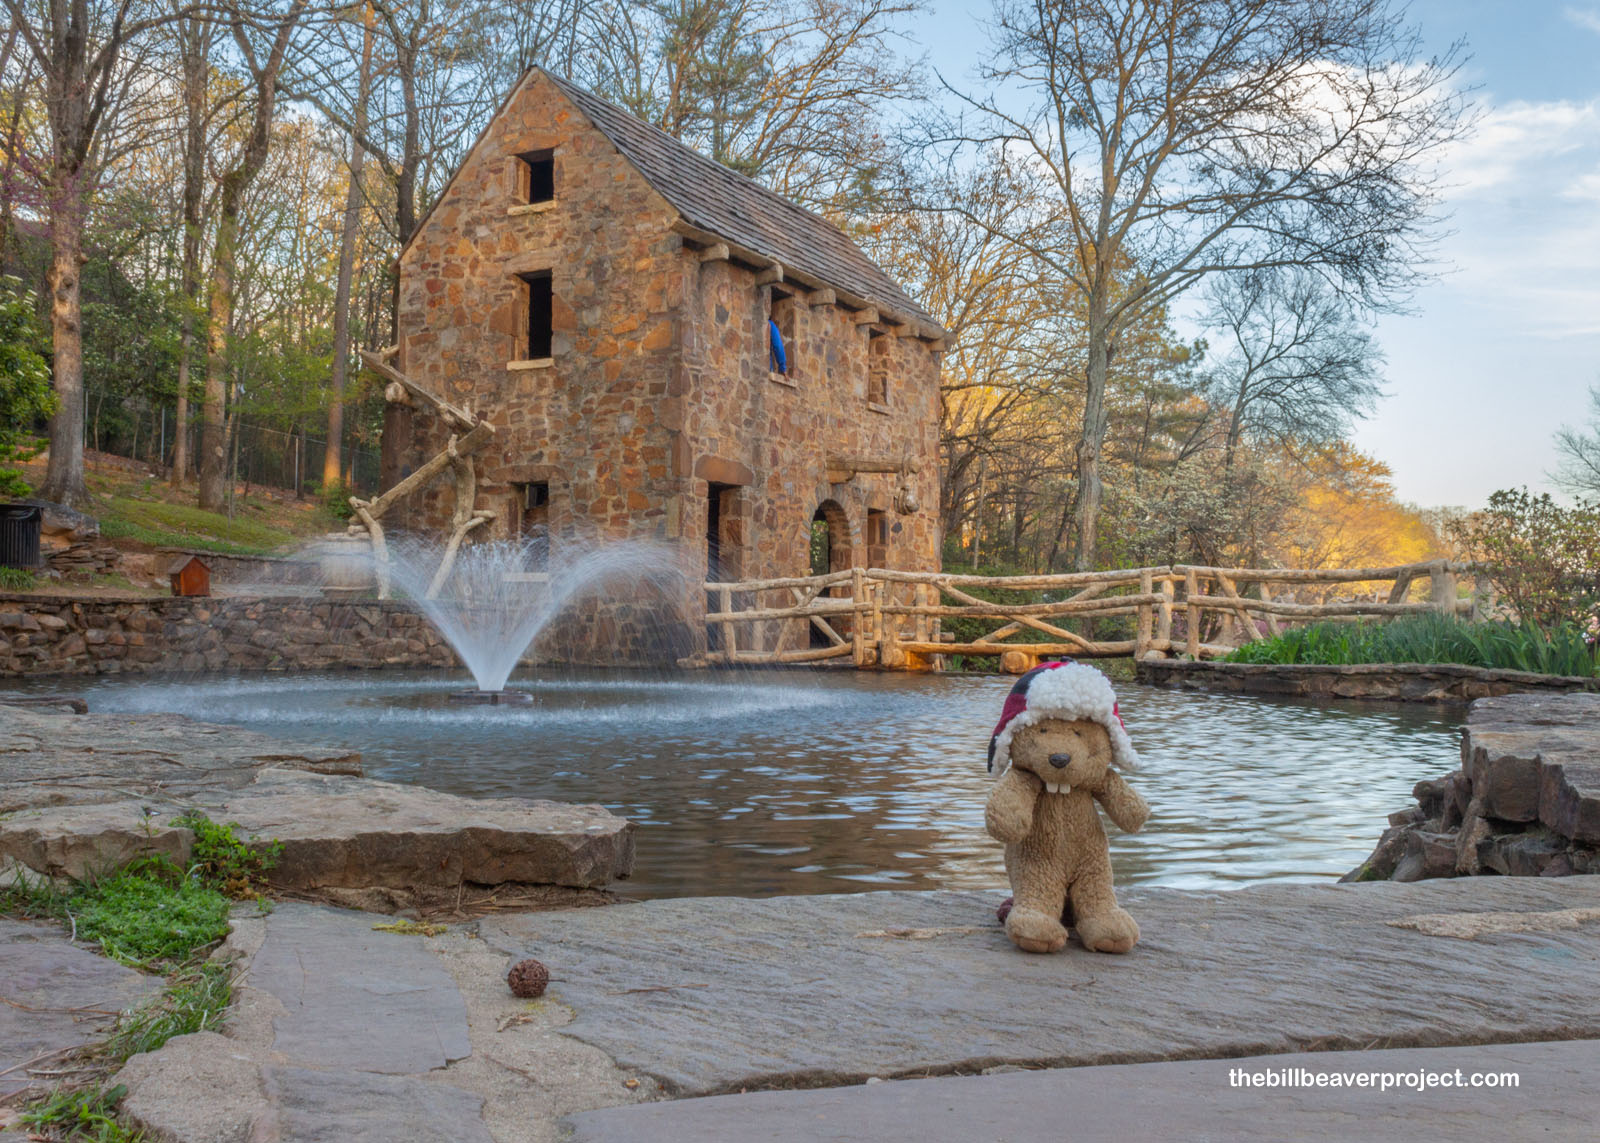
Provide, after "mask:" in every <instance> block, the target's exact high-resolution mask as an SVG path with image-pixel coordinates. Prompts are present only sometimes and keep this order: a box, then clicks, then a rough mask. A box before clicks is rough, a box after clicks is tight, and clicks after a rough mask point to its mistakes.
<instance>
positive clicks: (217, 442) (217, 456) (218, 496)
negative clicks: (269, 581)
mask: <svg viewBox="0 0 1600 1143" xmlns="http://www.w3.org/2000/svg"><path fill="white" fill-rule="evenodd" d="M238 174H239V172H238V171H234V172H230V174H229V175H228V177H227V178H226V179H225V180H224V181H223V190H222V203H221V210H220V212H219V217H218V219H217V245H216V250H215V252H214V253H213V254H212V258H211V304H210V309H209V313H208V315H207V319H206V385H205V395H204V397H203V398H202V403H201V406H200V507H201V508H203V509H205V510H206V511H207V512H220V511H222V508H223V484H224V482H225V479H226V476H227V470H228V446H227V440H226V435H225V433H224V432H223V402H224V393H225V382H224V378H225V376H226V373H227V369H228V332H229V327H230V326H232V324H233V270H234V255H235V252H236V248H237V245H238V239H239V200H240V199H241V198H242V197H243V187H241V186H239V180H238V177H237V176H238ZM235 188H237V189H235Z"/></svg>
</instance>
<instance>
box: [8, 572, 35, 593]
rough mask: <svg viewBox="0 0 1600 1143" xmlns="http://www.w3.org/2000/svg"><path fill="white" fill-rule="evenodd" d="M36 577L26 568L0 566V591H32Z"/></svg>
mask: <svg viewBox="0 0 1600 1143" xmlns="http://www.w3.org/2000/svg"><path fill="white" fill-rule="evenodd" d="M37 579H38V577H37V576H36V575H34V573H33V572H31V571H29V570H28V569H27V568H0V591H32V590H33V586H34V583H35V581H36V580H37Z"/></svg>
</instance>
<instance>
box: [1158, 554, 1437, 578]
mask: <svg viewBox="0 0 1600 1143" xmlns="http://www.w3.org/2000/svg"><path fill="white" fill-rule="evenodd" d="M1434 562H1435V561H1431V560H1430V561H1424V562H1422V563H1416V564H1399V565H1397V566H1395V567H1388V568H1214V567H1203V566H1201V565H1199V564H1194V565H1189V564H1180V565H1178V566H1177V567H1175V568H1173V569H1172V570H1173V571H1175V572H1179V573H1180V574H1187V573H1188V572H1189V571H1191V570H1192V571H1194V573H1195V574H1196V575H1198V576H1201V577H1203V578H1206V579H1210V578H1212V577H1214V576H1216V575H1217V574H1218V573H1221V574H1222V575H1225V576H1227V577H1228V578H1229V579H1232V580H1235V581H1238V580H1248V581H1250V582H1251V583H1257V582H1260V581H1262V580H1265V581H1267V582H1268V583H1312V584H1316V583H1327V584H1333V583H1361V582H1364V581H1366V580H1377V579H1396V578H1398V577H1399V576H1401V575H1403V574H1407V573H1409V574H1411V575H1427V574H1428V573H1430V572H1431V571H1432V570H1433V566H1434ZM1449 567H1450V570H1459V569H1460V567H1461V565H1456V564H1451V565H1449Z"/></svg>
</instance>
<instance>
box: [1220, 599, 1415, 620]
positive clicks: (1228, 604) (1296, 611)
mask: <svg viewBox="0 0 1600 1143" xmlns="http://www.w3.org/2000/svg"><path fill="white" fill-rule="evenodd" d="M1188 602H1189V604H1190V605H1191V606H1195V607H1225V608H1229V609H1230V610H1231V609H1232V607H1233V605H1234V601H1233V600H1231V599H1229V598H1228V597H1227V596H1225V595H1195V596H1191V597H1190V598H1189V601H1188ZM1244 603H1245V606H1246V607H1248V608H1249V609H1250V610H1251V611H1259V612H1261V613H1262V614H1264V615H1284V616H1292V617H1294V618H1296V619H1322V618H1327V617H1337V616H1364V615H1370V616H1373V617H1377V616H1384V615H1391V616H1392V615H1420V614H1422V613H1423V612H1427V611H1438V610H1439V609H1438V608H1437V607H1435V606H1434V605H1433V604H1431V603H1361V602H1358V603H1279V602H1278V601H1276V600H1274V601H1272V602H1271V603H1268V602H1266V601H1261V602H1257V601H1256V600H1253V599H1250V600H1245V601H1244Z"/></svg>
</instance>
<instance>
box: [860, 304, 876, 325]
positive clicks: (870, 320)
mask: <svg viewBox="0 0 1600 1143" xmlns="http://www.w3.org/2000/svg"><path fill="white" fill-rule="evenodd" d="M877 323H878V311H877V310H876V309H875V308H873V307H870V306H869V307H868V308H866V309H864V310H858V311H857V312H856V324H857V325H876V324H877Z"/></svg>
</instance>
